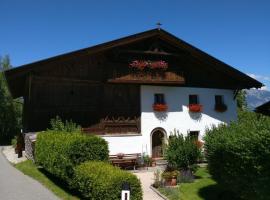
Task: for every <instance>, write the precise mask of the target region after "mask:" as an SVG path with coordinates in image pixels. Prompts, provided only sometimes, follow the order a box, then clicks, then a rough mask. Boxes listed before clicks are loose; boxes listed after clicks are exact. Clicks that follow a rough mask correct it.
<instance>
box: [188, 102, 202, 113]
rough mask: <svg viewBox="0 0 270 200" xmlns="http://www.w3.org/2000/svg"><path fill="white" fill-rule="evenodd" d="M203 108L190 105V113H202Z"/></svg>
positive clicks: (199, 105) (198, 105)
mask: <svg viewBox="0 0 270 200" xmlns="http://www.w3.org/2000/svg"><path fill="white" fill-rule="evenodd" d="M202 108H203V106H202V105H201V104H189V105H188V109H189V111H190V112H202Z"/></svg>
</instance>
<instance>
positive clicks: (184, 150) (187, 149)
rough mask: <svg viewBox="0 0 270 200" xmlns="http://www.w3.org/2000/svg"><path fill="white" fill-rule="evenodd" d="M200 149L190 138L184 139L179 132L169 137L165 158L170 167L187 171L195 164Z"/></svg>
mask: <svg viewBox="0 0 270 200" xmlns="http://www.w3.org/2000/svg"><path fill="white" fill-rule="evenodd" d="M200 154H201V152H200V149H199V148H198V147H197V145H196V143H195V142H194V140H193V139H192V138H190V137H188V136H187V137H184V136H183V135H182V134H179V132H176V133H175V134H174V135H172V136H170V138H169V141H168V146H167V148H166V152H165V157H166V159H167V161H168V164H169V165H170V166H171V167H174V168H175V169H179V170H188V169H190V168H191V167H192V165H194V164H195V163H197V160H198V159H199V157H200Z"/></svg>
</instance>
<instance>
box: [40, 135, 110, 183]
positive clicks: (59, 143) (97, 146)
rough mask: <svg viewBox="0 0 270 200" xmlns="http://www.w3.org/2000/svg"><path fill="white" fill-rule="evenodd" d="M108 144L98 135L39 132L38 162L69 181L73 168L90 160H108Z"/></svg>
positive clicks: (47, 169)
mask: <svg viewBox="0 0 270 200" xmlns="http://www.w3.org/2000/svg"><path fill="white" fill-rule="evenodd" d="M108 154H109V151H108V144H107V142H106V141H105V140H104V139H102V138H100V137H98V136H86V135H82V134H79V133H74V134H70V133H65V132H55V131H47V132H42V133H39V134H38V136H37V141H36V147H35V160H36V162H37V164H39V165H41V166H42V167H44V169H45V170H46V171H48V172H50V173H51V174H53V175H55V176H57V177H58V178H60V179H63V180H65V181H67V182H69V181H70V178H71V177H72V175H73V172H74V171H73V168H74V167H75V166H76V165H79V164H81V163H82V162H85V161H89V160H102V161H107V160H108Z"/></svg>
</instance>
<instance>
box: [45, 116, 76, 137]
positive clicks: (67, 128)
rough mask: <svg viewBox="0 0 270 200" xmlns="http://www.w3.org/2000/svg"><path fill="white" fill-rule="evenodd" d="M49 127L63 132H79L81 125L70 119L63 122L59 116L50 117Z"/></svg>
mask: <svg viewBox="0 0 270 200" xmlns="http://www.w3.org/2000/svg"><path fill="white" fill-rule="evenodd" d="M50 125H51V129H49V130H53V131H63V132H70V133H71V132H72V133H74V132H81V127H80V126H79V125H77V124H76V123H74V122H73V121H72V120H70V121H68V120H66V121H65V122H64V121H62V119H61V118H60V117H59V116H56V117H55V118H53V119H51V121H50Z"/></svg>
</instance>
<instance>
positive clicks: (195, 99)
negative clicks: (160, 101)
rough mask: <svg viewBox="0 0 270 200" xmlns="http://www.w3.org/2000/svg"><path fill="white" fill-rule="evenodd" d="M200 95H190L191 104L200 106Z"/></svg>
mask: <svg viewBox="0 0 270 200" xmlns="http://www.w3.org/2000/svg"><path fill="white" fill-rule="evenodd" d="M198 103H199V101H198V95H197V94H192V95H189V104H198Z"/></svg>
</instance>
